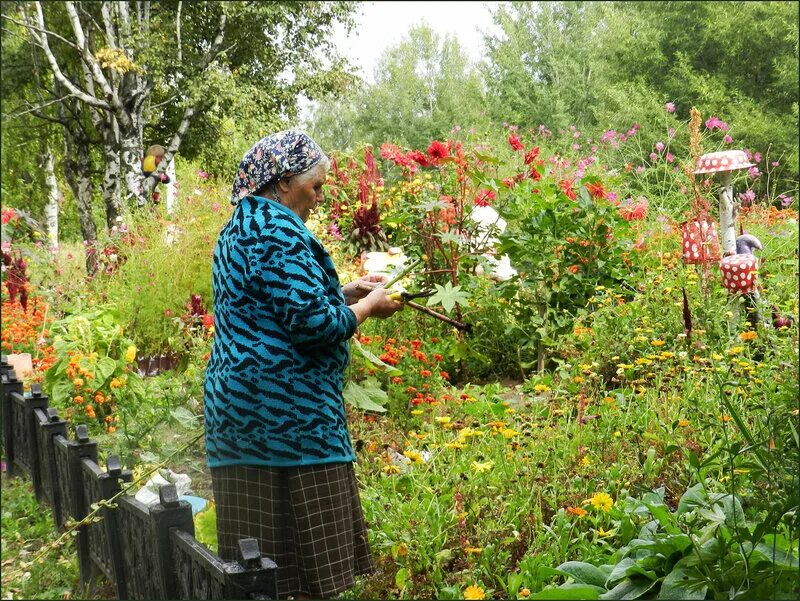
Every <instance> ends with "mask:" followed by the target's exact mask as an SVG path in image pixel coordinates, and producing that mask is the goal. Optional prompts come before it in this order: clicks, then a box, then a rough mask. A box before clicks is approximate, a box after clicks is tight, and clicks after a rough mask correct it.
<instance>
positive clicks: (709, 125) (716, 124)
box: [706, 117, 728, 131]
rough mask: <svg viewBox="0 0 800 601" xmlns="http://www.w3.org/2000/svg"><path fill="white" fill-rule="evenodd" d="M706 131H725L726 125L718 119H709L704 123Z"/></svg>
mask: <svg viewBox="0 0 800 601" xmlns="http://www.w3.org/2000/svg"><path fill="white" fill-rule="evenodd" d="M706 129H719V130H720V131H727V130H728V124H727V123H725V122H724V121H722V120H721V119H719V118H718V117H711V119H709V120H708V121H706Z"/></svg>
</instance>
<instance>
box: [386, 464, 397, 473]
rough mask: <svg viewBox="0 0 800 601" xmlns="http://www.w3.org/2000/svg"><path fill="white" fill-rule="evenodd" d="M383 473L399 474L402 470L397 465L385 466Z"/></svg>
mask: <svg viewBox="0 0 800 601" xmlns="http://www.w3.org/2000/svg"><path fill="white" fill-rule="evenodd" d="M383 471H384V472H386V473H387V474H399V473H400V468H399V467H397V466H396V465H384V466H383Z"/></svg>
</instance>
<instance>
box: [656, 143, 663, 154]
mask: <svg viewBox="0 0 800 601" xmlns="http://www.w3.org/2000/svg"><path fill="white" fill-rule="evenodd" d="M662 150H664V142H662V141H661V140H659V141H658V142H656V152H661V151H662Z"/></svg>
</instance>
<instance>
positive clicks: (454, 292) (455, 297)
mask: <svg viewBox="0 0 800 601" xmlns="http://www.w3.org/2000/svg"><path fill="white" fill-rule="evenodd" d="M434 286H435V287H436V292H435V293H434V294H433V295H432V296H431V297H430V298H429V299H428V306H429V307H432V306H433V305H436V304H438V303H442V307H444V310H445V311H447V312H448V313H449V312H450V311H452V310H453V307H455V306H456V304H459V305H462V306H467V305H468V304H469V297H468V296H467V294H466V293H465V292H464V291H463V290H461V286H453V285H452V284H451V283H450V282H446V283H445V285H444V286H440V285H439V284H434Z"/></svg>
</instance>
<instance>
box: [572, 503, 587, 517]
mask: <svg viewBox="0 0 800 601" xmlns="http://www.w3.org/2000/svg"><path fill="white" fill-rule="evenodd" d="M567 513H571V514H572V515H574V516H577V517H579V518H582V517H583V516H585V515H586V514H587V513H589V512H588V511H586V510H585V509H583V508H582V507H572V506H571V505H570V506H568V507H567Z"/></svg>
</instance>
